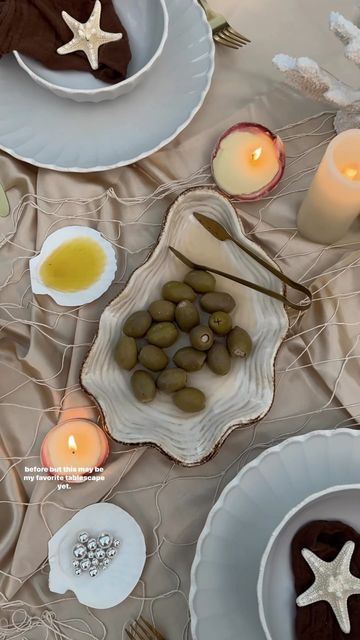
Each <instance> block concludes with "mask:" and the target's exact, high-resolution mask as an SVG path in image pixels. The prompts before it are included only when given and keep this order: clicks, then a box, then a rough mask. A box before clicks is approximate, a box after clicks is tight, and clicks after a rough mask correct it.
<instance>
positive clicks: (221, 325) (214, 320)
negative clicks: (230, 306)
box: [209, 311, 232, 336]
mask: <svg viewBox="0 0 360 640" xmlns="http://www.w3.org/2000/svg"><path fill="white" fill-rule="evenodd" d="M209 327H210V329H212V330H213V332H214V333H216V334H217V335H218V336H226V334H227V333H229V331H231V329H232V318H231V316H229V314H228V313H226V312H225V311H215V313H212V314H211V316H210V318H209Z"/></svg>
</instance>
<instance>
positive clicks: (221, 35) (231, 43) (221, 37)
mask: <svg viewBox="0 0 360 640" xmlns="http://www.w3.org/2000/svg"><path fill="white" fill-rule="evenodd" d="M217 36H218V38H219V40H218V42H221V43H222V44H227V45H228V46H229V47H232V48H233V49H240V48H241V47H242V44H239V43H238V42H235V41H234V40H231V38H229V37H228V36H226V35H225V34H224V33H223V32H222V31H220V33H218V34H217Z"/></svg>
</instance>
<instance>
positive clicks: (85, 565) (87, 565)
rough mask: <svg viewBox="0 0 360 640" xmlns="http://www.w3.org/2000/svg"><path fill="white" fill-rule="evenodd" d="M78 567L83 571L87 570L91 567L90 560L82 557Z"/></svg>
mask: <svg viewBox="0 0 360 640" xmlns="http://www.w3.org/2000/svg"><path fill="white" fill-rule="evenodd" d="M80 567H81V569H82V570H83V571H89V569H90V567H91V560H89V558H84V559H83V560H81V562H80Z"/></svg>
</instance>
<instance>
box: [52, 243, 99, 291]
mask: <svg viewBox="0 0 360 640" xmlns="http://www.w3.org/2000/svg"><path fill="white" fill-rule="evenodd" d="M105 266H106V253H105V251H104V249H103V248H102V247H101V246H100V244H99V243H98V242H96V240H93V239H92V238H90V237H87V236H83V237H81V236H79V237H77V238H74V239H71V240H67V241H65V242H63V243H62V244H61V245H60V246H59V247H57V248H56V249H55V250H54V251H53V252H52V253H51V254H50V255H49V256H48V257H47V258H46V259H45V260H44V262H43V263H42V265H41V267H40V277H41V279H42V281H43V283H44V285H45V286H47V287H49V288H51V289H56V290H57V291H64V292H74V291H81V290H82V289H87V288H88V287H91V285H93V284H94V283H95V282H97V281H98V280H99V278H100V277H101V275H102V273H103V271H104V269H105Z"/></svg>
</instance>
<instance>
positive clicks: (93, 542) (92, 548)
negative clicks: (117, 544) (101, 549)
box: [87, 538, 97, 551]
mask: <svg viewBox="0 0 360 640" xmlns="http://www.w3.org/2000/svg"><path fill="white" fill-rule="evenodd" d="M87 548H88V550H89V551H95V549H96V548H97V542H96V540H95V538H90V540H89V542H88V543H87Z"/></svg>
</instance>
